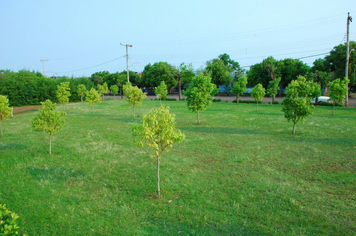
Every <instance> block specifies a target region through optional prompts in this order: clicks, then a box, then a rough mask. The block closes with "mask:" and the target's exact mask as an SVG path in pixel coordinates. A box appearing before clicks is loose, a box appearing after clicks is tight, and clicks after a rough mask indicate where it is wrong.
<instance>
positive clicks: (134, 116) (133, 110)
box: [133, 106, 135, 118]
mask: <svg viewBox="0 0 356 236" xmlns="http://www.w3.org/2000/svg"><path fill="white" fill-rule="evenodd" d="M133 113H134V118H135V106H133Z"/></svg>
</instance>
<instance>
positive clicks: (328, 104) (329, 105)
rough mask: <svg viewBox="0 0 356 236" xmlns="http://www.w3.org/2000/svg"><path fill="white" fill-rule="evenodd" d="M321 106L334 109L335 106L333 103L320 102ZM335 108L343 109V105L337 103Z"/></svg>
mask: <svg viewBox="0 0 356 236" xmlns="http://www.w3.org/2000/svg"><path fill="white" fill-rule="evenodd" d="M319 106H327V107H332V106H333V104H332V103H329V102H319ZM335 106H336V107H342V104H340V103H338V102H337V103H335Z"/></svg>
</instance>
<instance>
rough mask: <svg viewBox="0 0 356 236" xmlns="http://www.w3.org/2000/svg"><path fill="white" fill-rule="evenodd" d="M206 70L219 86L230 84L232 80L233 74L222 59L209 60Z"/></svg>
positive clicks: (213, 81)
mask: <svg viewBox="0 0 356 236" xmlns="http://www.w3.org/2000/svg"><path fill="white" fill-rule="evenodd" d="M207 64H208V65H207V67H206V71H207V72H208V73H209V74H210V76H211V81H212V83H214V84H215V85H217V86H220V85H229V84H231V82H232V79H233V77H232V75H231V74H230V71H229V69H228V67H227V66H225V64H224V62H223V61H222V60H213V61H211V62H207Z"/></svg>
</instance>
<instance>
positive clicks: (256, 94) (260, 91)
mask: <svg viewBox="0 0 356 236" xmlns="http://www.w3.org/2000/svg"><path fill="white" fill-rule="evenodd" d="M250 94H251V96H252V97H253V98H254V99H255V101H256V104H257V107H256V112H258V102H259V101H261V100H262V99H263V98H264V96H265V94H266V89H265V88H264V87H263V86H262V84H257V85H256V86H255V87H253V88H252V90H251V93H250Z"/></svg>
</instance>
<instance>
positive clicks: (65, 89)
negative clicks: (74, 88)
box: [57, 82, 70, 106]
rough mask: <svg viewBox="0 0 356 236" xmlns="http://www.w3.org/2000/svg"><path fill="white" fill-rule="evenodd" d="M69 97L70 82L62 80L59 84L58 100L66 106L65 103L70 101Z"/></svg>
mask: <svg viewBox="0 0 356 236" xmlns="http://www.w3.org/2000/svg"><path fill="white" fill-rule="evenodd" d="M69 97H70V88H69V82H62V83H60V84H59V85H57V98H58V102H60V103H63V106H64V104H65V103H68V102H69Z"/></svg>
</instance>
